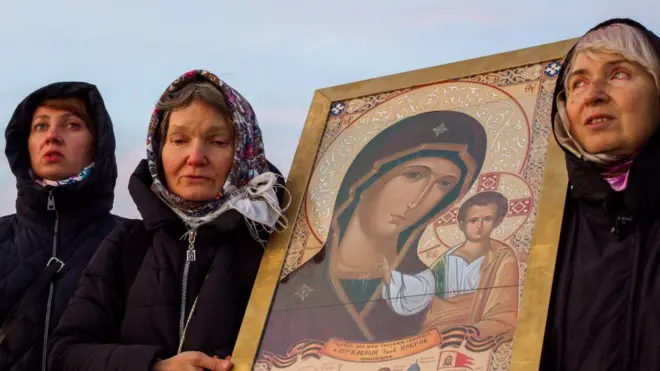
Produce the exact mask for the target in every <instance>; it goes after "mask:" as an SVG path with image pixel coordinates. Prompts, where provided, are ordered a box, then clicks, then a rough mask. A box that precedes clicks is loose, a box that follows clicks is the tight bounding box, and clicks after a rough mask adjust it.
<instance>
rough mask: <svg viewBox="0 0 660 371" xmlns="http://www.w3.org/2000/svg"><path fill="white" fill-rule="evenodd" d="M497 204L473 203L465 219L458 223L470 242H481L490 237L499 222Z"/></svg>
mask: <svg viewBox="0 0 660 371" xmlns="http://www.w3.org/2000/svg"><path fill="white" fill-rule="evenodd" d="M497 211H498V210H497V205H496V204H494V203H488V204H486V205H472V206H470V207H469V208H468V209H467V210H466V213H465V221H461V222H459V223H458V227H459V228H460V229H461V231H463V233H464V234H465V239H466V240H468V241H470V242H481V241H484V240H487V239H489V238H490V234H491V233H492V232H493V229H495V228H496V227H497V225H498V224H499V220H498V219H497V218H498V215H497V214H498V213H497Z"/></svg>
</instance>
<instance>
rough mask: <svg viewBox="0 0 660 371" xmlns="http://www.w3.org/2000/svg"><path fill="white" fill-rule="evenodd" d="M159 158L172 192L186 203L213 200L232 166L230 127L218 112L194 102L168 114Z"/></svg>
mask: <svg viewBox="0 0 660 371" xmlns="http://www.w3.org/2000/svg"><path fill="white" fill-rule="evenodd" d="M161 157H162V162H163V169H164V172H165V181H166V182H167V187H168V188H169V190H170V191H171V192H172V193H174V194H176V195H178V196H179V197H182V198H184V199H186V200H189V201H210V200H213V199H214V198H216V197H217V196H218V194H219V193H220V192H221V191H222V187H223V185H224V183H225V181H226V180H227V177H228V175H229V172H230V170H231V167H232V163H233V158H234V129H233V126H232V125H231V124H230V123H229V121H228V120H227V118H225V116H224V115H222V114H221V113H220V112H219V111H217V110H216V109H214V108H213V107H211V106H210V105H208V104H206V103H204V102H202V101H198V100H195V101H193V102H192V103H191V104H190V105H188V106H187V107H185V108H181V109H178V110H175V111H173V112H172V113H171V114H170V118H169V127H168V130H167V135H166V137H165V139H164V143H163V149H162V154H161Z"/></svg>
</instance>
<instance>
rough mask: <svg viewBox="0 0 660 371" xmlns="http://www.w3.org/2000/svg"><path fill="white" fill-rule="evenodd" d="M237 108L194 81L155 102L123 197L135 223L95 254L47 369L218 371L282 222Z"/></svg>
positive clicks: (251, 132)
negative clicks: (141, 156)
mask: <svg viewBox="0 0 660 371" xmlns="http://www.w3.org/2000/svg"><path fill="white" fill-rule="evenodd" d="M279 179H281V176H280V175H279V172H278V170H277V169H275V168H274V167H273V166H272V165H271V164H270V163H268V162H267V161H266V158H265V155H264V149H263V143H262V139H261V132H260V129H259V127H258V125H257V120H256V117H255V115H254V112H253V110H252V108H251V106H250V105H249V103H248V102H247V101H246V100H245V99H244V98H243V97H242V96H241V95H240V94H239V93H238V92H236V91H235V90H233V89H232V88H231V87H229V86H228V85H226V84H225V83H224V82H222V81H220V80H219V79H218V78H217V77H216V76H214V75H213V74H211V73H209V72H206V71H191V72H188V73H186V74H184V75H183V76H181V77H180V78H178V79H177V80H176V81H174V82H173V83H172V84H171V85H170V87H169V88H168V89H167V90H166V91H165V93H164V94H163V95H162V97H161V98H160V100H159V102H158V104H157V107H156V110H155V111H154V113H153V115H152V118H151V122H150V124H149V132H148V135H147V159H146V160H143V161H142V162H141V163H140V164H139V165H138V167H137V169H136V170H135V172H134V174H133V176H132V177H131V180H130V183H129V190H130V193H131V196H132V197H133V200H134V201H135V203H136V205H137V207H138V210H139V211H140V213H141V214H142V218H143V222H127V223H125V224H123V225H121V226H120V227H119V228H118V229H117V230H115V231H114V232H113V233H112V234H111V235H110V236H109V237H108V239H107V240H106V241H105V243H104V244H103V245H102V246H101V247H100V248H99V252H98V253H97V254H96V255H95V257H94V258H93V259H92V261H91V263H90V265H89V267H88V269H87V270H86V271H85V272H84V273H83V276H82V278H81V281H80V286H79V289H78V291H77V293H76V295H75V296H74V298H73V299H72V301H71V303H70V306H69V308H68V309H67V310H66V312H65V313H64V315H63V317H62V320H61V322H60V326H59V327H58V328H57V329H56V331H55V334H54V335H53V338H52V343H51V344H52V346H53V348H52V351H51V353H50V357H49V363H50V366H51V369H52V370H70V369H76V370H80V369H84V370H141V371H142V370H152V369H153V370H188V369H208V370H226V369H229V368H230V367H231V362H230V361H229V359H228V358H229V356H230V354H231V352H232V350H233V347H234V342H235V340H236V336H237V334H238V330H239V328H240V325H241V322H242V319H243V314H244V311H245V307H246V305H247V302H248V299H249V296H250V293H251V289H252V285H253V282H254V278H255V276H256V273H257V270H258V267H259V264H260V261H261V256H262V253H263V242H264V241H265V239H266V238H267V237H268V234H269V233H270V231H272V230H273V229H274V228H276V227H277V223H278V222H279V221H280V217H281V215H282V208H281V206H280V201H281V193H280V192H277V191H278V190H282V189H283V186H282V183H281V182H279V181H278V180H279Z"/></svg>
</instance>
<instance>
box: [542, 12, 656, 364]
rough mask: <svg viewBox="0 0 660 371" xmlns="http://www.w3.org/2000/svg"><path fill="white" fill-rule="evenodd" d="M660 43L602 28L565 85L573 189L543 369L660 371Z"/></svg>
mask: <svg viewBox="0 0 660 371" xmlns="http://www.w3.org/2000/svg"><path fill="white" fill-rule="evenodd" d="M659 56H660V39H659V38H658V37H657V36H656V35H654V34H653V33H652V32H650V31H649V30H647V29H646V28H644V27H643V26H642V25H640V24H639V23H636V22H634V21H631V20H627V19H613V20H609V21H607V22H604V23H601V24H599V25H598V26H596V27H595V28H593V29H592V30H590V31H589V32H588V33H587V34H586V35H585V36H583V37H582V38H581V39H580V40H579V41H578V43H577V44H576V45H575V46H574V47H573V48H572V49H571V51H570V52H569V53H568V55H567V56H566V58H565V61H564V62H565V63H564V67H563V68H562V72H561V74H560V75H559V76H558V81H557V86H556V90H555V100H554V102H553V110H552V117H553V127H554V132H555V136H556V138H557V141H558V142H559V144H560V145H561V146H562V147H563V149H564V151H565V152H566V163H567V167H568V176H569V181H570V192H569V194H568V198H567V203H566V209H565V214H564V220H563V226H562V234H561V239H560V244H559V253H558V257H557V265H556V269H555V279H554V287H553V292H552V299H551V305H550V309H549V317H548V323H547V330H546V338H545V342H544V347H543V357H542V360H541V369H542V370H565V371H573V370H585V371H587V370H589V371H591V370H599V371H606V370H657V369H660V352H658V347H660V340H659V339H660V337H659V335H658V334H660V320H659V319H660V317H659V316H658V308H660V232H659V231H660V192H659V191H658V186H657V184H658V181H660V133H659V132H658V130H657V128H658V124H660V94H659V93H660V89H659V87H660V60H659Z"/></svg>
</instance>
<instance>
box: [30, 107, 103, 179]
mask: <svg viewBox="0 0 660 371" xmlns="http://www.w3.org/2000/svg"><path fill="white" fill-rule="evenodd" d="M93 147H94V136H93V135H92V132H91V130H90V128H88V127H87V125H86V124H85V122H84V121H83V120H82V119H81V118H80V117H78V116H76V115H75V114H73V113H72V112H69V111H66V110H61V109H56V108H51V107H46V106H42V107H38V108H37V109H36V110H35V112H34V114H33V115H32V123H31V126H30V135H29V137H28V151H29V153H30V165H31V167H32V171H34V173H35V174H36V175H37V176H38V177H40V178H42V179H47V180H54V181H56V180H63V179H66V178H69V177H72V176H75V175H78V174H79V173H80V172H81V171H82V170H83V169H84V168H85V167H86V166H87V165H89V164H90V163H91V162H92V155H93Z"/></svg>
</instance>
